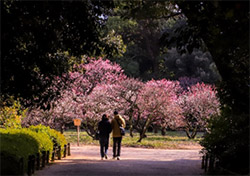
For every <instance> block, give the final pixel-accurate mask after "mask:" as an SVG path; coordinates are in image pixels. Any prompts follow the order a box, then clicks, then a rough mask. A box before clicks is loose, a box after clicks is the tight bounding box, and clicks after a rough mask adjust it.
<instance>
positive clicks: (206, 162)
mask: <svg viewBox="0 0 250 176" xmlns="http://www.w3.org/2000/svg"><path fill="white" fill-rule="evenodd" d="M207 164H208V154H206V156H205V166H204V167H205V172H207Z"/></svg>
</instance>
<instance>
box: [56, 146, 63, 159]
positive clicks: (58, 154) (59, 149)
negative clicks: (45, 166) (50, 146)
mask: <svg viewBox="0 0 250 176" xmlns="http://www.w3.org/2000/svg"><path fill="white" fill-rule="evenodd" d="M57 156H58V159H59V160H60V159H61V158H62V157H61V146H60V145H59V146H58V150H57Z"/></svg>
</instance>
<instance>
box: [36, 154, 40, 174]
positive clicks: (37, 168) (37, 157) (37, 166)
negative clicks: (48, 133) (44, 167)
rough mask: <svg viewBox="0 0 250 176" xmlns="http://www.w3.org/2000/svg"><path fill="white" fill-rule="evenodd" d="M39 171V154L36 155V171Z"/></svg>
mask: <svg viewBox="0 0 250 176" xmlns="http://www.w3.org/2000/svg"><path fill="white" fill-rule="evenodd" d="M39 169H40V154H39V153H37V154H36V170H39Z"/></svg>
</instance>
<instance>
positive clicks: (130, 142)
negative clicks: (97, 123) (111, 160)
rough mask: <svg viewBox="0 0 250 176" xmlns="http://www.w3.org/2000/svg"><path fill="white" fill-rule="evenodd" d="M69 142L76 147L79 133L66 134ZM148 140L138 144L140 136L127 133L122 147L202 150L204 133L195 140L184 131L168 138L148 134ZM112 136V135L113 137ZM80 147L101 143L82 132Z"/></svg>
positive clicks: (199, 134) (73, 131) (167, 136)
mask: <svg viewBox="0 0 250 176" xmlns="http://www.w3.org/2000/svg"><path fill="white" fill-rule="evenodd" d="M64 135H65V137H66V139H67V141H68V142H70V143H71V144H73V145H75V144H76V143H77V132H76V131H75V130H70V131H66V132H64ZM146 135H147V138H144V139H143V140H142V142H140V143H138V142H137V140H138V139H139V134H137V133H134V137H133V138H132V137H130V136H129V134H128V133H127V134H126V135H125V137H123V140H122V146H127V147H143V148H158V149H193V148H196V149H197V148H200V145H199V141H200V140H201V139H202V137H201V136H202V133H198V134H197V136H196V138H195V139H193V140H190V139H188V137H187V136H186V133H185V132H183V131H167V134H166V136H162V135H161V134H160V133H157V134H155V133H146ZM111 136H112V135H111ZM79 143H80V145H99V141H97V140H93V139H92V138H91V137H90V136H88V135H87V133H86V132H80V140H79ZM110 145H112V137H110Z"/></svg>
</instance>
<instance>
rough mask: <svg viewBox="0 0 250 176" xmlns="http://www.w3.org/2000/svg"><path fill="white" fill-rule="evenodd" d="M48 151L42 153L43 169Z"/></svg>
mask: <svg viewBox="0 0 250 176" xmlns="http://www.w3.org/2000/svg"><path fill="white" fill-rule="evenodd" d="M45 157H46V151H42V167H45V159H46V158H45Z"/></svg>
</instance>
